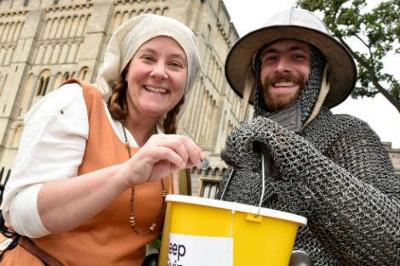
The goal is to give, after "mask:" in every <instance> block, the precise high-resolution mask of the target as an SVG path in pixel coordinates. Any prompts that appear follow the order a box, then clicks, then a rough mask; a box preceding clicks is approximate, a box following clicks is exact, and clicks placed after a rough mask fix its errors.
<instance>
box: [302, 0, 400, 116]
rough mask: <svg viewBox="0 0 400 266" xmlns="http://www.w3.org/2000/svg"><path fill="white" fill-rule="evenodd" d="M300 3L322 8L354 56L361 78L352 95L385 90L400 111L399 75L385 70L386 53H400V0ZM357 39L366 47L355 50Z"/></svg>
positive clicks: (369, 95) (334, 33) (368, 95)
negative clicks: (372, 5) (371, 2)
mask: <svg viewBox="0 0 400 266" xmlns="http://www.w3.org/2000/svg"><path fill="white" fill-rule="evenodd" d="M297 5H298V6H300V7H302V8H304V9H307V10H310V11H317V14H318V13H319V12H321V13H322V14H323V16H324V18H323V20H324V22H325V24H326V25H327V26H328V28H329V29H330V31H331V32H332V34H333V35H334V36H335V37H336V38H337V39H339V40H340V41H341V42H342V43H343V44H344V46H346V48H347V49H348V50H349V51H350V53H351V54H352V55H353V56H354V58H355V60H356V62H357V65H358V71H359V73H358V74H359V75H358V81H359V82H358V83H357V85H356V88H355V90H354V91H353V93H352V96H353V97H358V96H361V97H363V96H366V97H372V96H374V95H376V94H377V93H382V94H383V96H385V97H386V99H388V100H389V102H390V103H391V104H393V105H394V106H395V108H396V109H397V111H398V112H399V113H400V84H399V76H397V77H395V76H393V75H391V74H389V73H385V72H384V71H383V67H384V63H383V59H384V57H385V56H398V55H400V45H399V40H400V16H399V14H400V0H387V1H382V2H381V3H379V4H378V5H377V6H376V7H374V8H373V9H370V8H369V9H368V8H367V1H366V0H330V1H326V0H298V1H297ZM355 39H356V40H358V42H359V43H361V44H362V46H363V47H364V48H363V49H357V50H356V48H355V47H354V46H355V45H354V43H355ZM351 44H353V45H351ZM396 71H398V72H397V73H398V75H400V69H397V70H396Z"/></svg>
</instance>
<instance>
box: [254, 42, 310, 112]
mask: <svg viewBox="0 0 400 266" xmlns="http://www.w3.org/2000/svg"><path fill="white" fill-rule="evenodd" d="M310 65H311V51H310V47H309V45H308V44H307V43H305V42H302V41H297V40H281V41H277V42H274V43H272V44H270V45H268V46H267V47H265V48H264V49H263V50H262V51H261V85H262V87H263V96H264V101H265V104H266V105H267V107H268V109H269V110H270V111H278V110H280V109H283V108H284V107H286V106H288V105H289V104H291V103H293V102H294V101H295V100H296V99H297V98H298V97H299V95H300V93H301V91H302V90H303V89H304V85H305V83H306V81H307V80H308V78H309V75H310Z"/></svg>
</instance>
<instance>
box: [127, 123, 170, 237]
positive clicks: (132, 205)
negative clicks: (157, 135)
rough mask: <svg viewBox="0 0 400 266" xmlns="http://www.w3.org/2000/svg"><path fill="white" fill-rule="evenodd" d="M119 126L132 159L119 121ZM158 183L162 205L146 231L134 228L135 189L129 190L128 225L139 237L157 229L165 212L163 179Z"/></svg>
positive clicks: (130, 154) (165, 191) (165, 193)
mask: <svg viewBox="0 0 400 266" xmlns="http://www.w3.org/2000/svg"><path fill="white" fill-rule="evenodd" d="M121 126H122V131H123V132H124V141H125V147H126V150H127V151H128V156H129V158H131V157H132V153H131V149H130V145H129V141H128V137H127V135H126V130H125V124H124V121H121ZM160 183H161V191H162V193H161V196H162V202H163V205H162V206H161V209H160V211H159V212H158V215H157V218H156V220H155V221H154V222H152V223H151V224H150V226H149V227H148V228H147V229H144V230H142V229H139V228H138V227H137V226H136V219H135V187H134V186H132V189H131V200H130V214H129V223H130V225H131V226H132V228H133V230H134V231H135V232H136V233H138V234H140V235H144V234H148V233H151V232H153V231H155V230H156V229H157V227H159V225H160V223H161V221H162V219H163V215H164V210H165V207H166V202H165V196H166V195H167V190H166V189H165V183H164V180H163V179H160Z"/></svg>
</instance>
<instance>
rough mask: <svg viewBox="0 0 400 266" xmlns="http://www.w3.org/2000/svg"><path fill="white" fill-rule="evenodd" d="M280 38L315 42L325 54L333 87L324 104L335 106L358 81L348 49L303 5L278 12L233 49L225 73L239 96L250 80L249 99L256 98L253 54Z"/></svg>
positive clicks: (226, 63)
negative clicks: (302, 6)
mask: <svg viewBox="0 0 400 266" xmlns="http://www.w3.org/2000/svg"><path fill="white" fill-rule="evenodd" d="M280 39H294V40H300V41H303V42H306V43H309V44H312V45H313V46H315V47H316V48H318V49H319V50H320V51H321V53H322V54H323V55H324V56H325V58H326V60H327V64H328V80H329V83H330V87H331V89H330V91H329V94H328V95H327V97H326V99H325V102H324V105H325V106H328V107H333V106H336V105H338V104H340V103H341V102H343V101H344V100H345V99H346V98H347V97H348V96H349V95H350V93H351V91H352V90H353V88H354V85H355V82H356V78H357V70H356V66H355V63H354V60H353V58H352V56H351V55H350V53H349V51H348V50H347V49H346V48H345V47H344V46H343V44H341V43H340V42H339V41H337V40H336V39H335V38H333V37H332V36H331V34H330V33H329V31H328V29H327V27H326V25H325V24H324V23H323V22H322V21H321V20H320V19H319V18H318V17H317V16H316V15H314V14H313V13H311V12H309V11H307V10H304V9H299V8H291V9H289V10H285V11H282V12H279V13H277V14H276V15H275V16H273V17H272V18H271V19H269V20H268V21H267V23H266V25H265V26H264V27H262V28H260V29H257V30H255V31H252V32H250V33H248V34H247V35H245V36H244V37H242V38H241V39H239V40H238V41H237V42H236V44H235V45H234V46H233V47H232V49H231V50H230V52H229V54H228V56H227V59H226V62H225V75H226V78H227V80H228V82H229V84H230V86H231V87H232V88H233V90H234V91H235V92H236V93H237V94H238V95H239V96H241V97H242V96H243V91H244V87H245V84H246V86H249V85H248V84H250V86H252V89H253V91H252V93H251V96H250V102H253V100H254V85H255V84H252V82H253V81H254V76H255V73H254V65H253V63H254V62H253V61H254V58H255V56H256V54H257V52H258V51H259V50H260V49H261V48H263V47H264V46H265V45H266V44H269V43H272V42H274V41H277V40H280Z"/></svg>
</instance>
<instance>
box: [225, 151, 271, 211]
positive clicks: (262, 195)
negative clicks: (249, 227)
mask: <svg viewBox="0 0 400 266" xmlns="http://www.w3.org/2000/svg"><path fill="white" fill-rule="evenodd" d="M266 160H267V158H266V157H265V154H264V153H261V172H262V184H261V185H262V188H261V196H260V201H259V203H258V210H257V216H258V215H260V212H261V205H262V202H263V199H264V195H265V165H266V163H267V162H266ZM234 173H235V170H234V169H233V168H231V171H230V173H229V176H228V181H227V182H226V184H225V186H224V190H223V191H222V194H221V197H220V198H219V199H220V200H223V198H224V196H225V192H226V190H227V189H228V187H229V185H230V183H231V181H232V177H233V175H234Z"/></svg>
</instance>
